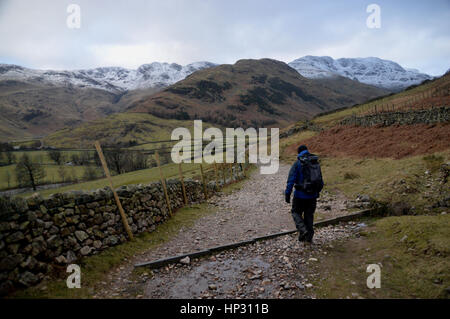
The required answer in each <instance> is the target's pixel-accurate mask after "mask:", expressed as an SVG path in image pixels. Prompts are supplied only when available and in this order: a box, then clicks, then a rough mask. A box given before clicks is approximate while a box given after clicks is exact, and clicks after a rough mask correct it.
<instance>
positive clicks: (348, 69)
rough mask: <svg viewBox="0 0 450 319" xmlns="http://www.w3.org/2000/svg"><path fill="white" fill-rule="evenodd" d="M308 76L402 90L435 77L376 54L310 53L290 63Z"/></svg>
mask: <svg viewBox="0 0 450 319" xmlns="http://www.w3.org/2000/svg"><path fill="white" fill-rule="evenodd" d="M288 64H289V66H291V67H292V68H294V69H295V70H297V72H299V73H300V74H302V75H303V76H305V77H307V78H327V77H333V76H337V75H340V76H344V77H347V78H350V79H352V80H356V81H359V82H361V83H365V84H369V85H373V86H376V87H381V88H385V89H389V90H392V91H401V90H403V89H405V88H407V87H408V86H411V85H415V84H420V83H422V82H423V81H425V80H431V79H433V77H432V76H430V75H428V74H425V73H420V72H419V71H418V70H416V69H410V68H403V67H402V66H400V64H398V63H396V62H393V61H390V60H384V59H380V58H377V57H367V58H340V59H336V60H335V59H333V58H331V57H329V56H311V55H307V56H304V57H301V58H299V59H296V60H294V61H292V62H289V63H288Z"/></svg>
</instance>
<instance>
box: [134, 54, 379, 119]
mask: <svg viewBox="0 0 450 319" xmlns="http://www.w3.org/2000/svg"><path fill="white" fill-rule="evenodd" d="M385 93H386V91H384V90H382V89H378V88H374V87H372V86H368V85H365V84H361V83H358V82H355V81H351V80H349V79H346V78H335V79H327V80H322V79H321V80H310V79H306V78H304V77H302V76H301V75H300V74H298V72H296V71H295V70H294V69H292V68H291V67H289V66H288V65H287V64H285V63H283V62H280V61H276V60H270V59H261V60H240V61H238V62H236V64H234V65H220V66H216V67H213V68H208V69H204V70H201V71H198V72H195V73H193V74H192V75H190V76H188V77H187V78H186V79H185V80H183V81H180V82H178V83H176V84H174V85H172V86H170V87H168V88H166V89H165V90H163V91H161V92H159V93H157V94H155V95H153V96H151V97H149V98H148V99H145V100H143V101H140V102H137V103H134V104H132V105H130V107H129V108H128V110H127V111H128V112H137V113H149V114H153V115H155V116H159V117H163V118H177V119H194V118H201V119H203V120H204V121H207V122H211V123H216V124H219V125H224V126H233V127H238V126H242V127H249V126H255V127H260V126H275V125H276V126H285V125H288V124H289V123H292V122H293V121H295V120H299V119H305V118H311V117H312V116H313V115H315V114H318V113H320V112H324V111H329V110H333V109H336V108H340V107H343V106H348V105H352V104H355V103H360V102H362V101H365V100H367V99H369V98H373V97H376V96H379V95H382V94H385Z"/></svg>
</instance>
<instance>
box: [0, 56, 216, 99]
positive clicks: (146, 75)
mask: <svg viewBox="0 0 450 319" xmlns="http://www.w3.org/2000/svg"><path fill="white" fill-rule="evenodd" d="M215 65H216V64H214V63H210V62H195V63H191V64H188V65H185V66H182V65H179V64H176V63H172V64H169V63H159V62H153V63H150V64H143V65H141V66H140V67H139V68H138V69H136V70H132V69H126V68H121V67H101V68H95V69H86V70H73V71H53V70H34V69H28V68H24V67H21V66H18V65H13V64H0V80H19V81H23V80H25V81H38V82H44V83H51V84H54V85H75V86H78V87H90V88H97V89H103V90H107V91H110V92H121V91H127V90H134V89H146V88H153V87H166V86H169V85H171V84H173V83H175V82H178V81H180V80H183V79H184V78H186V77H187V76H188V75H190V74H191V73H193V72H195V71H198V70H201V69H205V68H210V67H213V66H215Z"/></svg>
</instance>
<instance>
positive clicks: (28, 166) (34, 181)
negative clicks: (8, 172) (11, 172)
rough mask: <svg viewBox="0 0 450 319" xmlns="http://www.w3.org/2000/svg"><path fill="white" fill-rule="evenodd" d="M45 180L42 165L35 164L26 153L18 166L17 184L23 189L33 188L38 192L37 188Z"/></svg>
mask: <svg viewBox="0 0 450 319" xmlns="http://www.w3.org/2000/svg"><path fill="white" fill-rule="evenodd" d="M44 178H45V170H44V167H43V166H42V165H41V164H38V163H33V161H32V160H31V158H30V156H29V155H28V154H27V153H24V154H23V155H22V157H21V158H20V159H19V161H18V162H17V165H16V179H17V184H18V185H19V186H21V187H32V188H33V190H36V186H37V185H38V184H40V183H42V181H43V180H44Z"/></svg>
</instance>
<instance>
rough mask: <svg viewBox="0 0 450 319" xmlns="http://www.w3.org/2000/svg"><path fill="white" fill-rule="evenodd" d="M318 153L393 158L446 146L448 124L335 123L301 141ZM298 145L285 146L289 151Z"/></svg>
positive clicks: (449, 133) (449, 143)
mask: <svg viewBox="0 0 450 319" xmlns="http://www.w3.org/2000/svg"><path fill="white" fill-rule="evenodd" d="M302 143H304V144H305V145H308V148H309V149H310V150H311V151H312V152H314V153H318V154H321V155H328V156H336V157H364V158H367V157H369V158H382V157H390V158H394V159H399V158H403V157H406V156H411V155H421V154H432V153H435V152H439V151H443V150H446V149H448V148H450V123H444V124H436V125H426V124H417V125H401V126H389V127H358V126H336V127H334V128H332V129H329V130H326V131H323V132H321V133H320V134H318V135H316V136H314V137H312V138H309V139H306V140H304V141H302ZM297 146H298V145H296V144H294V145H291V146H289V148H288V149H287V150H286V151H287V152H288V153H289V154H290V153H292V152H295V150H296V147H297Z"/></svg>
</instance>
